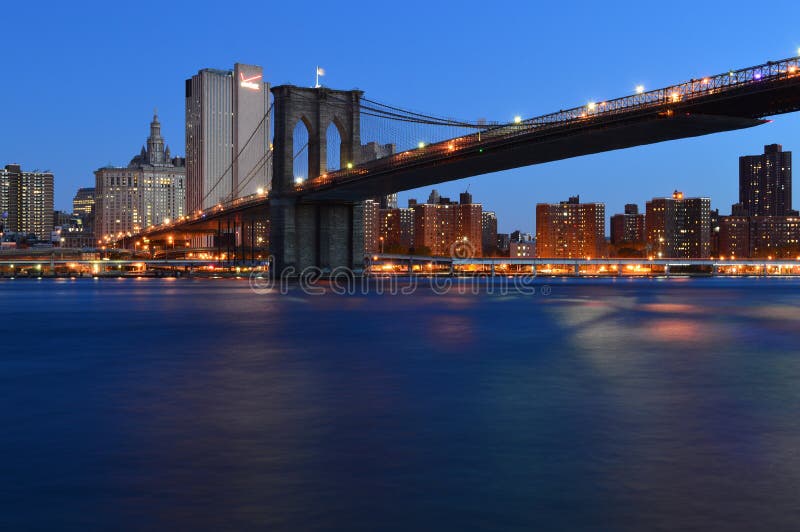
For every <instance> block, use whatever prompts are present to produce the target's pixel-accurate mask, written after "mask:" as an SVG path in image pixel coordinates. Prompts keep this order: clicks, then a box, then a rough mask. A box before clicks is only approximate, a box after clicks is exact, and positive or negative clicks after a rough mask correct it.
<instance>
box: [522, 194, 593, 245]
mask: <svg viewBox="0 0 800 532" xmlns="http://www.w3.org/2000/svg"><path fill="white" fill-rule="evenodd" d="M605 217H606V209H605V205H604V204H603V203H581V202H580V196H574V197H571V198H569V200H568V201H562V202H561V203H539V204H537V205H536V255H537V256H538V257H543V258H586V257H591V258H598V257H603V256H605V255H606V249H605V248H606V237H605V233H606V223H605Z"/></svg>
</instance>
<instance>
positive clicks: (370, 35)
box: [0, 1, 800, 232]
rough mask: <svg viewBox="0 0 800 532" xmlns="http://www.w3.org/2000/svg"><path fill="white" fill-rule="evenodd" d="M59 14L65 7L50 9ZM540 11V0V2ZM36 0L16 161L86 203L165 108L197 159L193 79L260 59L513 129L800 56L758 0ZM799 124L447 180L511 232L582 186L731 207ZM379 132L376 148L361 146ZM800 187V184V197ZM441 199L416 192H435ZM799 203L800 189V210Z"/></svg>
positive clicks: (6, 90) (445, 189) (8, 48)
mask: <svg viewBox="0 0 800 532" xmlns="http://www.w3.org/2000/svg"><path fill="white" fill-rule="evenodd" d="M48 4H49V5H48ZM537 4H538V3H537ZM298 5H299V4H297V3H292V2H241V3H240V2H217V3H213V4H209V5H208V6H207V7H206V6H203V5H202V3H201V2H192V3H186V4H182V5H179V4H172V3H169V4H167V3H162V2H147V1H138V2H121V3H116V2H81V3H80V6H78V5H77V4H75V3H62V2H58V3H56V2H44V3H34V2H28V3H25V4H22V3H20V2H10V3H6V5H4V7H3V14H4V16H3V20H4V24H3V45H2V46H3V54H2V65H3V73H4V81H3V83H2V84H0V101H2V106H1V107H0V123H1V124H2V128H0V164H3V165H5V164H8V163H14V162H18V163H21V164H22V165H23V167H24V168H25V169H36V168H38V169H50V170H51V171H53V172H54V173H55V187H56V208H57V209H65V210H67V209H71V198H72V196H73V195H74V193H75V191H76V189H77V188H78V187H81V186H94V175H93V171H94V170H95V169H96V168H98V167H101V166H104V165H106V164H109V163H111V164H114V165H125V164H127V163H128V161H129V160H130V159H131V157H133V156H134V155H135V154H137V153H138V151H139V149H140V147H141V146H142V144H143V143H144V141H145V138H146V136H147V134H148V123H149V121H150V120H151V117H152V112H153V108H154V107H157V108H158V110H159V116H160V119H161V123H162V132H163V135H164V137H165V138H166V140H167V142H168V144H169V145H170V147H171V149H172V153H173V154H176V155H183V153H184V98H183V96H184V92H183V91H184V80H185V79H186V78H187V77H189V76H191V75H192V74H193V73H195V72H196V71H197V70H198V69H201V68H205V67H213V68H221V69H229V68H232V67H233V64H234V63H235V62H243V63H252V64H258V65H262V66H263V67H264V70H265V78H266V79H267V80H268V81H269V82H270V83H272V84H273V85H279V84H286V83H290V84H295V85H307V86H308V85H312V84H313V82H314V69H315V66H316V65H320V66H322V67H324V68H325V70H326V72H327V75H326V76H325V78H324V84H325V85H326V86H329V87H332V88H340V89H351V88H356V87H357V88H359V89H362V90H364V91H365V92H366V96H367V97H369V98H372V99H375V100H378V101H381V102H385V103H389V104H392V105H397V106H401V107H405V108H408V109H413V110H417V111H421V112H427V113H430V114H435V115H440V116H453V117H458V118H463V119H470V120H474V119H477V118H479V117H485V118H488V119H489V120H497V121H510V120H512V119H513V117H514V116H515V115H522V116H523V117H532V116H536V115H540V114H545V113H548V112H552V111H557V110H558V109H562V108H563V109H566V108H570V107H574V106H578V105H581V104H585V103H586V102H588V101H590V100H594V101H601V100H604V99H609V98H613V97H617V96H623V95H626V94H630V93H632V92H633V90H634V87H635V86H636V85H638V84H643V85H645V87H647V88H648V89H655V88H658V87H661V86H664V85H669V84H672V83H677V82H681V81H686V80H688V79H690V78H699V77H702V76H705V75H710V74H716V73H720V72H726V71H728V70H729V69H732V68H741V67H746V66H750V65H755V64H759V63H763V62H766V61H768V60H778V59H783V58H786V57H790V56H794V55H796V54H797V53H798V47H800V4H798V3H797V2H796V1H794V2H790V1H785V2H783V1H782V2H770V3H769V5H768V7H765V6H766V5H765V4H759V3H754V2H744V1H729V2H724V3H722V2H719V3H717V2H702V3H685V2H684V3H675V2H673V3H670V2H666V3H663V4H662V8H661V9H648V10H644V9H641V10H640V9H638V8H636V7H633V6H634V5H635V4H631V3H629V2H624V3H623V2H619V3H614V2H561V3H556V2H547V3H542V5H536V6H534V3H533V2H501V1H496V2H492V3H491V9H489V8H488V7H487V5H488V4H487V3H474V4H473V3H471V2H451V3H447V4H446V5H445V4H444V3H433V2H421V1H407V2H402V3H394V2H393V3H384V2H375V1H372V2H365V3H363V4H362V5H361V6H360V7H350V6H344V5H342V4H340V3H335V2H325V3H319V4H316V3H313V2H310V3H307V4H304V5H305V6H307V7H305V8H304V9H303V10H302V12H303V13H304V15H303V16H300V15H298V13H299V12H300V11H301V10H299V9H298ZM798 133H800V116H798V115H782V116H778V117H775V119H774V122H773V123H770V124H767V125H764V126H761V127H758V128H755V129H750V130H745V131H739V132H733V133H724V134H717V135H713V136H709V137H704V138H698V139H688V140H681V141H674V142H669V143H663V144H659V145H654V146H646V147H640V148H634V149H629V150H624V151H617V152H612V153H606V154H601V155H594V156H588V157H583V158H579V159H573V160H568V161H561V162H556V163H551V164H545V165H540V166H533V167H527V168H520V169H517V170H514V171H508V172H502V173H497V174H492V175H485V176H478V177H473V178H470V179H467V180H463V181H456V182H451V183H447V184H444V185H441V186H439V187H437V188H438V189H439V191H440V193H441V194H442V195H446V196H447V195H449V196H455V197H457V195H458V192H459V191H462V190H464V188H465V187H466V186H467V184H469V185H470V191H471V192H472V194H473V196H474V198H475V200H476V201H479V202H481V203H483V205H484V209H487V210H495V211H497V213H498V218H499V226H500V227H499V228H500V230H501V231H505V232H508V231H511V230H514V229H517V228H519V229H522V230H523V231H533V218H534V207H535V204H536V203H537V202H557V201H559V200H564V199H566V198H567V197H568V196H570V195H575V194H580V196H581V198H582V199H583V200H585V201H601V202H605V204H606V213H607V215H609V214H613V213H615V212H621V210H622V207H623V205H624V204H625V203H629V202H635V203H638V204H639V205H640V206H641V207H643V206H644V202H645V201H646V200H648V199H650V198H652V197H654V196H665V195H669V194H670V193H671V192H672V191H673V189H676V188H677V189H681V190H683V191H684V192H685V193H686V194H687V195H688V196H710V197H711V198H712V208H720V212H722V213H729V212H730V204H731V203H734V202H736V201H737V194H738V189H737V186H738V177H737V176H738V174H737V171H738V170H737V168H738V159H737V158H738V156H739V155H742V154H755V153H760V152H761V150H762V148H763V145H764V144H770V143H780V144H783V146H784V149H787V150H795V151H797V152H800V135H798ZM363 140H369V139H363ZM797 188H798V187H795V189H797ZM429 191H430V189H424V190H420V191H411V192H410V193H403V194H401V204H402V205H404V204H405V200H406V198H408V197H409V196H411V197H417V198H419V199H425V198H427V196H428V193H429ZM797 204H798V193H797V192H795V208H797Z"/></svg>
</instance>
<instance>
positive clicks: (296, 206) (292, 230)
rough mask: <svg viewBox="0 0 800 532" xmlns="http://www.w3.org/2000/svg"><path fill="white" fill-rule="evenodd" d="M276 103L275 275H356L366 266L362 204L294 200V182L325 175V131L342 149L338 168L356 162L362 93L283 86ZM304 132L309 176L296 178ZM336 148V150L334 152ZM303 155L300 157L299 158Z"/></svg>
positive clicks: (272, 211)
mask: <svg viewBox="0 0 800 532" xmlns="http://www.w3.org/2000/svg"><path fill="white" fill-rule="evenodd" d="M272 94H273V98H274V106H275V107H274V117H275V118H274V124H275V133H274V139H273V156H272V157H273V158H272V164H273V174H272V175H273V177H272V189H271V191H270V217H271V223H270V253H271V255H272V256H273V259H274V261H273V267H274V272H275V273H276V274H277V275H280V274H281V272H283V271H289V270H288V269H289V268H293V271H294V274H295V275H297V274H300V273H302V272H303V270H305V269H306V268H309V267H318V268H321V269H322V270H323V271H326V270H333V269H335V268H338V267H347V268H350V269H352V270H353V271H354V272H356V273H359V272H360V271H361V269H363V262H364V223H363V216H364V215H363V204H362V203H361V202H343V201H342V202H323V203H319V202H318V203H304V202H303V201H302V198H299V199H298V197H297V195H296V194H295V193H294V191H295V178H296V177H303V178H305V179H308V180H315V179H319V178H320V176H321V175H323V174H325V173H326V171H327V168H326V167H327V151H328V140H327V134H328V128H329V126H330V125H331V124H333V125H334V127H336V129H337V131H338V133H339V137H340V139H341V144H340V146H339V161H340V162H339V164H340V166H341V167H342V168H346V167H347V164H348V163H353V164H355V163H357V162H358V161H357V160H356V158H357V153H358V150H359V149H360V146H361V114H360V104H359V102H360V99H361V96H362V95H363V92H362V91H358V90H353V91H339V90H333V89H328V88H325V87H321V88H304V87H296V86H293V85H281V86H277V87H273V88H272ZM301 121H302V122H303V123H304V124H305V127H306V129H307V130H308V146H307V150H308V175H307V176H295V175H294V158H295V155H296V154H297V152H298V151H300V149H301V148H302V146H295V145H294V130H295V127H296V126H297V124H298V123H299V122H301ZM334 149H335V148H334ZM300 156H302V155H300Z"/></svg>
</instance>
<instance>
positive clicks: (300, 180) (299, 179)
mask: <svg viewBox="0 0 800 532" xmlns="http://www.w3.org/2000/svg"><path fill="white" fill-rule="evenodd" d="M294 184H295V185H302V184H303V178H302V177H300V176H298V177H295V178H294Z"/></svg>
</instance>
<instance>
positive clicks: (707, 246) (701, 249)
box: [645, 190, 711, 259]
mask: <svg viewBox="0 0 800 532" xmlns="http://www.w3.org/2000/svg"><path fill="white" fill-rule="evenodd" d="M710 212H711V200H710V199H709V198H685V197H684V195H683V193H682V192H679V191H677V190H676V191H675V192H673V194H672V197H671V198H653V199H652V200H651V201H648V202H647V205H646V211H645V228H646V232H647V247H648V251H649V253H650V255H651V256H653V257H658V258H691V259H704V258H708V257H709V256H710V255H711V214H710Z"/></svg>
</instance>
